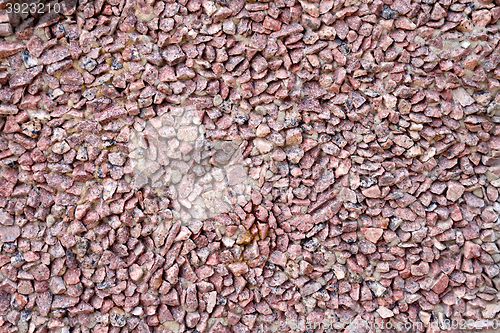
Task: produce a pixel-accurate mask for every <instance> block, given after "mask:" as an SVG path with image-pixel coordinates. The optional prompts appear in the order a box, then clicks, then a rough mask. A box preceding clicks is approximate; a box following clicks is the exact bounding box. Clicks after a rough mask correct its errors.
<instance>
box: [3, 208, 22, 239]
mask: <svg viewBox="0 0 500 333" xmlns="http://www.w3.org/2000/svg"><path fill="white" fill-rule="evenodd" d="M6 217H7V216H5V215H4V218H6ZM20 235H21V228H19V227H18V226H3V227H0V236H1V238H2V242H4V243H10V242H13V241H15V240H16V239H17V238H18V237H19V236H20Z"/></svg>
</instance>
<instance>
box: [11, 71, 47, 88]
mask: <svg viewBox="0 0 500 333" xmlns="http://www.w3.org/2000/svg"><path fill="white" fill-rule="evenodd" d="M42 69H43V66H36V67H33V68H29V69H26V70H24V71H21V72H18V73H15V74H14V75H12V76H11V77H10V79H9V86H10V87H11V88H13V89H14V88H19V87H22V86H25V85H27V84H29V83H30V82H31V81H33V79H34V78H35V77H36V76H37V75H38V74H40V73H41V72H42Z"/></svg>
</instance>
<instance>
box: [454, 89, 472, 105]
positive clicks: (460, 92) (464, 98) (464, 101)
mask: <svg viewBox="0 0 500 333" xmlns="http://www.w3.org/2000/svg"><path fill="white" fill-rule="evenodd" d="M452 95H453V98H454V99H455V100H456V101H458V102H459V103H460V105H462V106H468V105H471V104H472V103H474V98H472V97H471V95H469V93H468V92H467V90H465V89H464V88H462V87H459V88H457V89H455V90H453V91H452Z"/></svg>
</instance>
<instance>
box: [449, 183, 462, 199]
mask: <svg viewBox="0 0 500 333" xmlns="http://www.w3.org/2000/svg"><path fill="white" fill-rule="evenodd" d="M464 191H465V187H464V186H463V185H462V184H460V183H459V182H456V181H450V182H449V183H448V190H447V191H446V199H448V200H451V201H457V200H458V199H459V198H461V197H462V195H463V194H464Z"/></svg>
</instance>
